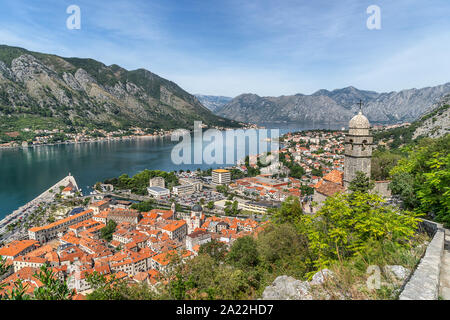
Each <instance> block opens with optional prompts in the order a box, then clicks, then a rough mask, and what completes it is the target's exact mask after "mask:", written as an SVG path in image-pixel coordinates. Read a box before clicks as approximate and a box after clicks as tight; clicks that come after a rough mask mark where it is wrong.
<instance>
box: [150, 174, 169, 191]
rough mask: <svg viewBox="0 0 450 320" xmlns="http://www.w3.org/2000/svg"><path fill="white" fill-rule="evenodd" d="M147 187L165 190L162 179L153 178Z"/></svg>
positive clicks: (164, 183)
mask: <svg viewBox="0 0 450 320" xmlns="http://www.w3.org/2000/svg"><path fill="white" fill-rule="evenodd" d="M149 187H160V188H165V187H166V182H165V181H164V178H163V177H154V178H152V179H150V183H149Z"/></svg>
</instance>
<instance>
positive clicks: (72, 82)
mask: <svg viewBox="0 0 450 320" xmlns="http://www.w3.org/2000/svg"><path fill="white" fill-rule="evenodd" d="M62 77H63V80H64V82H65V83H66V84H67V85H68V86H69V87H70V88H71V89H73V90H76V91H83V87H82V86H81V85H80V83H79V82H78V81H77V79H75V77H74V76H73V75H72V74H71V73H67V72H64V73H63V76H62Z"/></svg>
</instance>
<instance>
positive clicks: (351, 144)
mask: <svg viewBox="0 0 450 320" xmlns="http://www.w3.org/2000/svg"><path fill="white" fill-rule="evenodd" d="M348 142H350V150H353V139H350V140H349V141H348Z"/></svg>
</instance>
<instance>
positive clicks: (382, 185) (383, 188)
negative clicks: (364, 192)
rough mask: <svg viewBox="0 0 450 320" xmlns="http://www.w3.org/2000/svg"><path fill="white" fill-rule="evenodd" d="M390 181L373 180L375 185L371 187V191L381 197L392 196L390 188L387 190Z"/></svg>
mask: <svg viewBox="0 0 450 320" xmlns="http://www.w3.org/2000/svg"><path fill="white" fill-rule="evenodd" d="M389 183H391V182H390V181H375V186H374V188H373V192H377V193H378V194H380V195H381V196H382V197H383V198H390V197H391V196H392V193H391V190H389V188H388V186H389Z"/></svg>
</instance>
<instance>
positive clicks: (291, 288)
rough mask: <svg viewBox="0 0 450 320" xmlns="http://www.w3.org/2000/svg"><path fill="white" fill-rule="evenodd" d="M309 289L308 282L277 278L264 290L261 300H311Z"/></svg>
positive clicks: (284, 277) (283, 277)
mask: <svg viewBox="0 0 450 320" xmlns="http://www.w3.org/2000/svg"><path fill="white" fill-rule="evenodd" d="M309 289H310V285H309V283H308V281H300V280H296V279H294V278H292V277H288V276H279V277H277V278H276V279H275V280H274V282H273V283H272V285H270V286H268V287H267V288H266V289H265V290H264V292H263V294H262V300H312V296H311V294H310V292H309Z"/></svg>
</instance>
